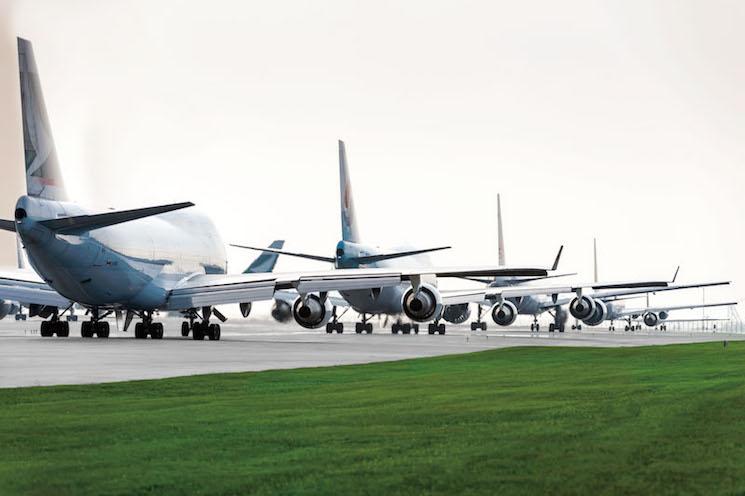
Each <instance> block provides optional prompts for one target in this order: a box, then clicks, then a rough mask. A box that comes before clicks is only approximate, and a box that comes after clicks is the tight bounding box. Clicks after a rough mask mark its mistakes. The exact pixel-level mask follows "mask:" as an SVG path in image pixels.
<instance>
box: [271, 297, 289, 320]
mask: <svg viewBox="0 0 745 496" xmlns="http://www.w3.org/2000/svg"><path fill="white" fill-rule="evenodd" d="M272 317H273V318H274V320H276V321H277V322H282V323H283V324H284V323H286V322H289V321H290V319H292V306H290V304H289V303H287V302H286V301H284V300H274V305H273V306H272Z"/></svg>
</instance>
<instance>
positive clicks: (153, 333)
mask: <svg viewBox="0 0 745 496" xmlns="http://www.w3.org/2000/svg"><path fill="white" fill-rule="evenodd" d="M184 324H186V326H187V336H188V324H187V323H186V322H183V323H182V324H181V334H182V335H183V333H184ZM148 335H149V336H150V338H151V339H163V324H161V323H160V322H153V312H152V311H149V312H143V314H142V322H137V323H136V324H135V339H147V337H148Z"/></svg>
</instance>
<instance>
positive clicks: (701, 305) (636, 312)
mask: <svg viewBox="0 0 745 496" xmlns="http://www.w3.org/2000/svg"><path fill="white" fill-rule="evenodd" d="M732 305H737V302H736V301H730V302H726V303H699V304H693V305H678V306H661V307H649V308H631V309H628V310H623V311H621V312H619V314H620V315H624V316H625V315H643V314H645V313H648V312H652V313H659V312H671V311H673V310H694V309H696V308H710V307H727V306H732ZM699 320H700V319H699Z"/></svg>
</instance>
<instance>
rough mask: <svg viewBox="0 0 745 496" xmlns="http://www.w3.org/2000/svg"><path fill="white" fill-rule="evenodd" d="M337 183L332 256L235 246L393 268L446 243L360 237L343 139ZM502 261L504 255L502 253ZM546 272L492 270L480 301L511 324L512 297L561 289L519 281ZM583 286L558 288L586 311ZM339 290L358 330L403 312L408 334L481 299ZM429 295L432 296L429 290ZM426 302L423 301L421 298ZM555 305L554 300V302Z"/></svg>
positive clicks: (432, 327) (417, 261)
mask: <svg viewBox="0 0 745 496" xmlns="http://www.w3.org/2000/svg"><path fill="white" fill-rule="evenodd" d="M339 184H340V200H341V201H340V207H341V208H340V210H341V233H342V239H341V241H339V242H338V243H337V245H336V253H335V256H334V257H329V256H323V255H315V254H308V253H299V252H290V251H286V250H269V249H266V248H256V247H252V246H246V245H239V244H233V245H232V246H235V247H237V248H247V249H250V250H258V251H272V252H274V253H277V254H283V255H289V256H293V257H300V258H306V259H310V260H317V261H322V262H328V263H332V264H334V266H335V267H336V268H337V269H344V268H359V267H379V268H383V267H385V268H393V267H396V266H397V262H395V261H394V260H395V259H399V258H403V257H413V259H412V260H411V265H414V266H417V267H425V266H427V265H428V264H429V262H428V260H427V259H426V258H425V257H423V256H422V255H423V254H425V253H427V252H431V251H436V250H440V249H444V248H446V247H441V248H430V249H424V250H415V249H411V248H406V249H403V250H398V251H390V250H384V249H381V248H379V247H374V246H371V245H367V244H364V243H362V241H361V238H360V235H359V232H358V229H357V222H356V219H355V215H354V212H355V210H354V201H353V196H352V187H351V183H350V176H349V168H348V162H347V154H346V147H345V145H344V142H343V141H339ZM502 253H504V250H502ZM560 255H561V250H559V255H557V258H556V261H555V262H554V266H553V267H552V269H551V270H552V271H553V270H556V266H557V264H558V260H559V256H560ZM502 261H504V258H503V257H502ZM505 268H506V267H505ZM547 276H548V272H544V273H543V274H517V273H511V274H507V273H502V274H496V275H494V276H493V277H494V279H492V282H493V283H495V284H500V286H498V287H496V286H495V287H490V288H488V289H489V296H490V298H491V299H484V294H483V290H482V292H481V293H480V295H481V300H480V301H481V303H482V304H483V305H491V307H492V314H493V317H494V319H495V322H498V323H502V322H503V324H500V325H509V324H510V323H512V322H513V321H514V319H515V318H516V317H517V306H516V305H515V303H513V300H514V299H517V298H523V297H525V296H527V295H534V294H536V295H538V294H540V295H549V296H544V297H545V298H546V299H547V300H549V301H552V300H555V299H556V296H557V295H555V293H554V290H555V289H556V288H554V287H551V288H538V287H523V286H518V285H520V284H522V283H524V282H526V281H528V280H535V279H540V278H545V277H547ZM465 278H466V279H472V280H480V278H479V276H466V277H465ZM667 284H668V283H667V281H646V282H632V283H611V284H606V285H595V286H593V287H597V288H629V287H638V286H640V285H643V286H645V287H647V286H652V287H663V286H667ZM584 288H585V286H576V287H575V286H569V287H567V286H561V287H560V288H558V289H560V291H557V293H562V292H576V293H577V294H578V298H575V299H576V300H577V301H578V303H574V306H575V307H577V308H579V309H582V311H586V310H587V308H585V307H586V306H588V308H589V304H592V303H593V302H592V300H590V299H589V297H588V296H582V291H583V289H584ZM502 290H503V291H505V293H504V294H510V295H512V296H511V298H513V300H510V299H508V298H502V297H501V291H502ZM339 292H340V293H341V296H342V297H343V300H344V301H345V302H346V304H347V305H348V306H350V307H351V308H352V309H354V310H355V311H356V312H358V313H359V314H360V315H361V318H362V322H358V323H357V325H356V328H355V330H356V331H357V332H363V331H364V332H372V324H370V323H369V322H368V319H369V317H370V316H372V315H386V316H393V317H399V316H400V315H405V316H406V317H408V318H409V319H410V320H411V321H413V322H415V323H414V324H413V325H412V324H410V323H402V322H401V321H400V320H397V321H396V322H395V323H394V324H393V325H392V326H391V332H393V333H394V334H396V333H398V332H399V331H400V332H403V333H404V334H408V333H410V332H411V331H414V332H415V333H417V332H419V326H418V324H416V322H422V321H432V322H431V323H430V324H429V326H428V332H429V333H430V334H434V333H439V334H445V324H442V323H440V320H441V319H444V318H445V316H447V320H448V321H449V322H464V321H465V320H467V319H468V316H469V315H470V309H469V305H468V304H469V303H471V302H475V301H476V299H477V297H476V296H475V295H473V294H469V295H467V294H468V292H466V293H462V292H453V293H444V294H440V293H439V292H438V296H437V300H439V301H440V303H439V304H438V305H439V308H440V310H439V311H437V312H435V313H432V312H430V313H427V312H425V311H424V310H423V309H419V305H420V302H416V301H414V300H413V299H412V293H411V288H410V285H409V284H408V283H403V284H400V285H398V286H390V287H387V288H382V290H380V291H369V290H367V289H365V290H357V289H352V290H340V291H339ZM424 294H427V293H424ZM464 295H467V296H464ZM551 295H553V296H551ZM429 298H430V299H431V298H432V296H431V294H430V297H429ZM572 301H573V300H572ZM280 305H283V306H285V305H286V303H284V304H281V303H277V304H275V306H277V308H279V306H280ZM422 305H424V304H423V302H422ZM427 306H430V307H431V305H430V304H427ZM554 306H555V305H554ZM554 306H552V308H553V307H554ZM593 308H594V306H593ZM335 315H336V314H335V313H334V317H333V318H332V319H331V321H328V322H324V323H323V324H326V331H327V332H333V331H334V330H335V331H336V332H343V329H344V326H343V324H342V323H341V322H338V320H337V318H336V316H335ZM424 315H426V316H427V318H422V316H424ZM293 316H294V317H295V321H296V322H297V323H298V324H300V325H301V326H304V327H307V328H318V327H321V325H323V324H319V323H317V322H308V321H306V319H304V318H303V316H302V315H299V314H298V312H297V311H295V309H294V308H293ZM472 327H473V326H472Z"/></svg>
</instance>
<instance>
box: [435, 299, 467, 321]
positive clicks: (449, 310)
mask: <svg viewBox="0 0 745 496" xmlns="http://www.w3.org/2000/svg"><path fill="white" fill-rule="evenodd" d="M470 316H471V307H470V306H469V305H468V303H461V304H460V305H445V308H444V309H443V310H442V319H443V320H445V321H447V322H450V323H451V324H462V323H463V322H465V321H466V320H468V318H469V317H470Z"/></svg>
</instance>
